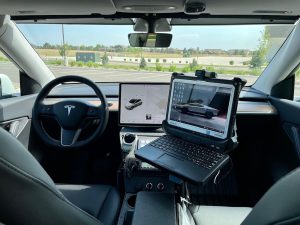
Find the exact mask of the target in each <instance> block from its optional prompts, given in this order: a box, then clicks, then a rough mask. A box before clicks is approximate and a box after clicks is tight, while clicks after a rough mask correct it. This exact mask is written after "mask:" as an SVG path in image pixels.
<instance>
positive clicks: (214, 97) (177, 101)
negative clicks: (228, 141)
mask: <svg viewBox="0 0 300 225" xmlns="http://www.w3.org/2000/svg"><path fill="white" fill-rule="evenodd" d="M233 95H234V86H233V85H230V84H220V83H210V82H204V81H199V80H184V79H174V80H173V83H172V89H171V92H170V100H169V106H168V107H169V110H168V115H167V121H168V123H169V124H171V125H173V126H177V127H180V128H184V129H187V130H191V131H194V132H197V133H200V134H205V135H208V136H212V137H217V138H221V139H225V138H226V137H227V133H228V127H229V120H230V115H231V110H232V102H233Z"/></svg>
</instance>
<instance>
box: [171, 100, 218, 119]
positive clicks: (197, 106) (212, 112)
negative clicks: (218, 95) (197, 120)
mask: <svg viewBox="0 0 300 225" xmlns="http://www.w3.org/2000/svg"><path fill="white" fill-rule="evenodd" d="M173 108H174V109H175V110H177V111H180V112H182V113H185V114H197V115H201V116H204V117H205V118H208V119H211V118H212V117H214V116H218V115H219V110H218V109H215V108H212V107H209V106H206V105H203V104H201V103H198V102H188V103H182V102H179V103H177V104H175V105H173Z"/></svg>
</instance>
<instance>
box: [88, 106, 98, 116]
mask: <svg viewBox="0 0 300 225" xmlns="http://www.w3.org/2000/svg"><path fill="white" fill-rule="evenodd" d="M101 110H102V109H101V107H99V106H89V108H88V111H87V117H89V118H93V119H101Z"/></svg>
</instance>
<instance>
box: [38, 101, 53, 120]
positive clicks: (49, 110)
mask: <svg viewBox="0 0 300 225" xmlns="http://www.w3.org/2000/svg"><path fill="white" fill-rule="evenodd" d="M53 108H54V107H53V105H45V104H43V103H40V104H39V105H38V107H37V113H38V114H39V116H48V117H54V111H53Z"/></svg>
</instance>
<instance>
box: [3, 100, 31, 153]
mask: <svg viewBox="0 0 300 225" xmlns="http://www.w3.org/2000/svg"><path fill="white" fill-rule="evenodd" d="M35 98H36V95H27V96H20V97H13V98H6V99H1V100H0V126H1V127H2V128H4V129H5V130H7V131H8V132H10V133H11V134H12V135H14V136H15V137H16V138H18V139H19V141H20V142H21V143H23V145H24V146H25V147H26V148H28V143H29V134H30V127H31V113H32V107H33V104H34V101H35Z"/></svg>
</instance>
